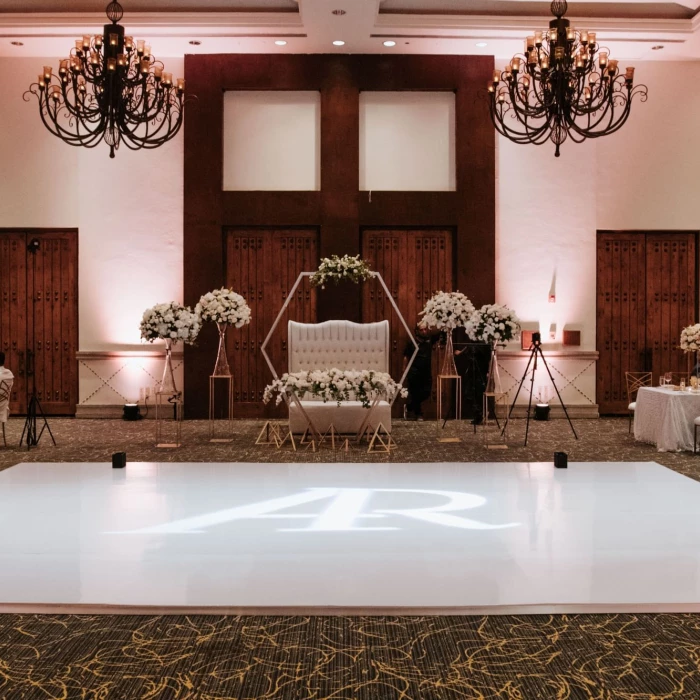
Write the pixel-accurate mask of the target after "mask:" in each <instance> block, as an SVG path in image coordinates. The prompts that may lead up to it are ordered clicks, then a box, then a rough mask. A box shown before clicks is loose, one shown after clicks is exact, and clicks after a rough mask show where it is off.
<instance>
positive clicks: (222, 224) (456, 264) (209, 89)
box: [184, 54, 495, 418]
mask: <svg viewBox="0 0 700 700" xmlns="http://www.w3.org/2000/svg"><path fill="white" fill-rule="evenodd" d="M492 71H493V58H491V57H485V56H380V55H358V56H349V55H343V56H341V55H292V56H278V55H250V54H248V55H198V56H186V57H185V77H186V79H187V84H188V91H189V92H190V93H191V94H194V95H197V98H198V101H197V104H196V105H195V106H194V107H193V108H192V109H190V110H189V111H188V114H187V118H186V120H185V169H184V170H185V172H184V177H185V183H184V282H185V303H187V304H195V303H196V302H197V301H198V299H199V297H200V296H201V294H203V293H204V292H206V291H208V290H210V289H212V288H214V287H216V286H218V285H220V284H222V283H224V282H225V281H226V280H227V276H228V274H229V271H231V270H235V269H236V266H237V265H238V263H236V262H233V261H232V262H231V263H230V264H229V263H228V262H227V255H234V256H235V255H237V254H238V253H237V251H236V250H235V249H232V248H230V240H231V239H227V236H226V233H225V232H226V231H227V230H229V229H234V228H235V229H238V230H244V229H246V230H250V231H253V230H260V231H267V232H272V231H278V232H281V231H285V230H290V229H292V228H299V229H302V230H305V231H317V232H318V248H317V252H318V255H319V256H328V255H331V254H334V253H337V254H344V253H349V254H352V255H354V254H357V253H359V252H361V231H362V230H363V229H366V228H375V229H387V228H390V227H402V228H405V229H409V230H418V229H425V228H428V227H430V228H440V229H443V230H445V229H450V230H451V231H452V232H453V240H452V259H451V268H452V273H453V282H454V286H455V287H456V288H458V289H460V290H461V291H463V292H465V293H466V294H468V295H469V296H470V297H471V298H472V300H473V301H474V303H475V304H477V305H480V304H484V303H487V302H492V301H493V300H494V295H495V135H494V129H493V126H492V125H491V123H490V119H489V115H488V108H487V104H486V102H485V101H484V100H482V99H480V96H479V95H480V93H482V92H483V90H484V86H485V85H486V82H487V80H488V79H489V77H490V76H491V74H492ZM226 90H318V91H320V94H321V190H320V191H318V192H224V191H222V170H223V138H222V134H223V94H224V92H225V91H226ZM365 90H366V91H371V90H375V91H388V90H425V91H431V90H432V91H454V93H455V101H456V138H455V142H456V169H457V189H456V191H455V192H376V191H375V192H372V196H371V198H370V197H369V196H368V193H366V192H361V191H360V190H359V95H360V92H361V91H365ZM314 267H315V264H314V265H312V266H311V268H310V269H313V268H314ZM263 296H264V293H263ZM315 303H316V310H317V320H319V321H322V320H325V319H328V318H346V319H350V320H355V321H359V320H360V319H361V317H362V296H361V289H360V288H359V287H358V288H354V289H350V290H348V289H344V288H343V289H335V288H332V287H331V288H329V289H326V290H323V292H320V293H319V294H318V300H317V301H316V302H315ZM232 336H234V338H235V337H237V338H238V340H239V341H240V342H243V340H242V336H240V334H239V336H236V335H235V334H232ZM216 342H217V337H216V332H215V329H213V328H211V327H207V328H205V329H204V331H203V332H202V334H201V335H200V341H199V342H198V345H197V346H194V347H187V348H186V349H185V355H186V362H185V391H186V395H187V401H186V415H187V417H192V418H195V417H204V416H206V413H207V405H208V401H207V392H208V388H207V387H208V379H207V378H208V374H209V371H210V370H209V366H210V365H211V364H212V363H213V360H214V357H215V354H216ZM231 342H233V343H235V342H236V340H235V339H233V340H232V341H231ZM245 342H250V339H247V340H246V341H245ZM255 342H257V340H255ZM281 369H284V367H282V368H281ZM278 371H279V370H278ZM256 381H257V380H256ZM241 386H242V385H241ZM241 390H243V389H241ZM259 390H260V387H259V385H258V384H255V385H254V386H253V385H248V387H247V388H246V389H245V391H247V392H248V395H249V396H252V395H254V394H256V393H259ZM250 392H253V393H252V394H251V393H250Z"/></svg>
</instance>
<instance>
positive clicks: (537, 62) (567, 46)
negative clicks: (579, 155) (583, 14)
mask: <svg viewBox="0 0 700 700" xmlns="http://www.w3.org/2000/svg"><path fill="white" fill-rule="evenodd" d="M566 9H567V2H566V0H554V1H553V2H552V5H551V10H552V14H553V15H554V17H555V19H553V20H551V21H550V23H549V30H548V31H543V32H535V34H534V35H533V36H529V37H527V39H526V40H525V52H524V53H523V54H516V55H515V56H513V59H512V60H511V62H510V63H509V64H508V65H507V66H506V67H505V70H504V71H503V72H501V71H498V70H496V71H494V74H493V80H492V81H490V82H489V84H488V91H489V103H490V110H491V119H492V121H493V123H494V126H495V127H496V130H497V131H498V132H499V133H500V134H502V135H503V136H505V137H506V138H508V139H510V140H511V141H514V142H515V143H533V144H542V143H544V142H545V141H547V140H550V141H552V142H553V143H554V144H555V146H556V148H555V151H554V155H555V156H557V157H558V156H559V147H560V146H561V144H562V143H564V141H566V139H567V138H569V137H571V140H572V141H574V142H575V143H581V142H582V141H584V140H585V139H590V138H598V137H600V136H607V135H608V134H612V133H614V132H616V131H617V130H618V129H620V127H622V125H623V124H624V123H625V122H626V121H627V118H628V117H629V114H630V109H631V106H632V99H633V98H634V97H636V96H639V97H640V99H641V101H642V102H646V99H647V88H646V86H645V85H637V86H635V85H634V68H627V69H626V70H625V73H624V74H623V73H622V72H621V71H620V70H619V69H618V62H617V61H616V60H614V59H611V58H610V56H609V52H608V51H607V50H605V49H604V48H601V47H600V46H599V45H598V43H597V42H596V35H595V32H587V31H577V30H576V29H574V28H573V27H572V26H571V25H570V22H569V20H568V19H565V18H564V14H565V13H566Z"/></svg>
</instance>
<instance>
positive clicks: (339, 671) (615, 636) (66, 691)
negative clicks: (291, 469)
mask: <svg viewBox="0 0 700 700" xmlns="http://www.w3.org/2000/svg"><path fill="white" fill-rule="evenodd" d="M699 660H700V617H699V616H696V615H675V614H674V615H630V614H626V615H571V616H567V615H560V616H552V617H549V616H504V617H497V616H495V617H207V616H192V617H185V616H176V617H161V616H147V617H139V616H61V615H50V616H39V615H6V616H1V617H0V697H2V698H3V699H4V700H20V699H22V700H24V699H25V698H26V699H28V700H39V699H40V698H44V699H51V700H58V699H61V700H73V699H78V698H80V699H84V700H112V699H115V700H117V699H118V700H136V699H137V698H138V699H146V698H151V699H154V700H155V699H158V700H161V699H162V700H224V699H232V700H233V699H235V700H249V699H250V700H254V699H255V700H265V699H273V698H274V699H280V700H281V699H285V700H286V699H287V698H289V699H290V700H292V699H294V700H302V699H308V700H311V699H313V700H320V699H327V700H331V699H333V700H385V699H386V700H393V699H394V698H396V699H397V700H465V699H467V698H469V699H474V700H496V699H499V700H534V699H536V698H543V699H545V700H569V699H571V700H578V699H579V698H580V699H584V698H585V699H586V700H608V699H612V698H615V699H619V700H668V699H670V698H682V699H683V700H692V699H693V698H700V668H699V662H700V661H699Z"/></svg>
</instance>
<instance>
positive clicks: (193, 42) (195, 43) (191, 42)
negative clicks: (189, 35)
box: [190, 39, 202, 46]
mask: <svg viewBox="0 0 700 700" xmlns="http://www.w3.org/2000/svg"><path fill="white" fill-rule="evenodd" d="M201 43H202V42H201V41H199V40H198V39H192V40H191V41H190V44H192V46H200V45H201Z"/></svg>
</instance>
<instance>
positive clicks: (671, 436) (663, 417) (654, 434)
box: [634, 386, 700, 452]
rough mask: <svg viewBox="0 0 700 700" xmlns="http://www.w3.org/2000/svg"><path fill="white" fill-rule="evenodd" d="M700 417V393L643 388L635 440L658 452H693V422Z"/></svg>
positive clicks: (636, 422) (641, 389)
mask: <svg viewBox="0 0 700 700" xmlns="http://www.w3.org/2000/svg"><path fill="white" fill-rule="evenodd" d="M698 416H700V391H692V392H691V391H687V390H686V391H674V389H673V388H672V387H671V388H667V387H660V386H653V387H652V386H644V387H642V388H640V389H639V391H638V392H637V406H636V409H635V411H634V438H635V440H639V441H640V442H648V443H651V444H652V445H656V447H657V448H658V450H659V452H677V451H679V450H692V449H693V426H694V423H693V421H694V420H695V419H696V418H697V417H698Z"/></svg>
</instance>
